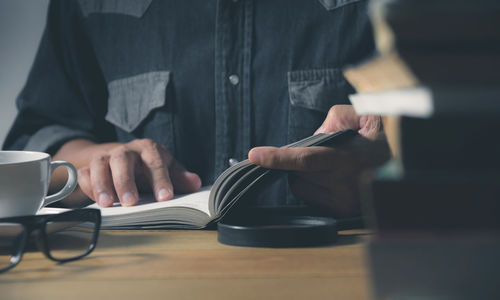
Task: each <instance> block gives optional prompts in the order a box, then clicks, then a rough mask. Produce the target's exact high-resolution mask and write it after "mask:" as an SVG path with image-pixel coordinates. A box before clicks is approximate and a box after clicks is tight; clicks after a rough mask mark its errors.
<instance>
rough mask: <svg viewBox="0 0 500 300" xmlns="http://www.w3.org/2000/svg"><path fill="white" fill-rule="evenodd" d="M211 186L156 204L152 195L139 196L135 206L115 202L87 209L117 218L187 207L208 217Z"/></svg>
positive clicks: (91, 206)
mask: <svg viewBox="0 0 500 300" xmlns="http://www.w3.org/2000/svg"><path fill="white" fill-rule="evenodd" d="M210 188H211V186H205V187H202V188H201V189H200V190H199V191H198V192H196V193H191V194H185V195H175V196H174V199H172V200H168V201H162V202H158V201H156V200H155V198H154V196H153V195H140V200H139V203H138V204H137V205H135V206H127V207H125V206H121V204H120V203H119V202H115V203H114V205H113V206H112V207H100V206H99V205H98V204H97V203H94V204H92V205H89V206H87V207H89V208H99V209H100V210H101V215H102V216H103V217H107V216H117V215H124V214H136V213H139V212H145V211H154V210H158V209H164V208H168V207H188V208H193V209H196V210H200V211H202V212H204V213H206V214H207V215H210V212H209V210H208V195H209V194H210Z"/></svg>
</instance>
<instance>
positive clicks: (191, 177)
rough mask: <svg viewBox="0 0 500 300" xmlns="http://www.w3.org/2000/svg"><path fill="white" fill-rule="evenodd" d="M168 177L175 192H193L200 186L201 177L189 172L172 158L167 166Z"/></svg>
mask: <svg viewBox="0 0 500 300" xmlns="http://www.w3.org/2000/svg"><path fill="white" fill-rule="evenodd" d="M169 172H170V179H171V180H172V184H173V186H174V191H175V192H176V193H181V194H185V193H194V192H196V191H198V190H199V189H200V187H201V179H200V176H198V175H197V174H196V173H192V172H189V171H188V170H186V168H184V166H183V165H181V164H180V163H179V162H177V161H176V160H174V161H173V162H172V165H171V166H170V168H169Z"/></svg>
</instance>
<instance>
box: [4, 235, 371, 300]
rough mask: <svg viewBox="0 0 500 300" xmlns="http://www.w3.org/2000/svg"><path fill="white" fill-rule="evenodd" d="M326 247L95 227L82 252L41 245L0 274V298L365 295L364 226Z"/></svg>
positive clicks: (368, 291) (341, 296)
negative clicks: (56, 256)
mask: <svg viewBox="0 0 500 300" xmlns="http://www.w3.org/2000/svg"><path fill="white" fill-rule="evenodd" d="M340 234H341V235H340V239H339V241H338V243H337V244H336V245H334V246H330V247H320V248H302V249H266V248H243V247H232V246H226V245H222V244H219V243H218V242H217V233H216V232H215V231H102V232H101V235H100V239H99V243H98V246H97V248H96V250H95V251H94V252H93V253H92V254H91V255H90V256H88V257H86V258H84V259H82V260H79V261H75V262H71V263H67V264H62V265H59V264H57V263H54V262H53V261H51V260H48V259H46V258H45V257H44V256H43V254H41V253H40V252H31V253H26V254H25V256H24V258H23V260H22V261H21V263H20V264H19V265H18V266H17V267H15V268H14V269H12V270H10V271H8V272H7V273H4V274H0V299H2V300H6V299H30V300H33V299H37V300H42V299H50V300H56V299H85V300H93V299H106V300H108V299H141V300H146V299H342V300H346V299H369V298H370V296H369V295H370V289H369V280H368V279H369V278H368V273H367V270H366V267H365V257H364V256H365V254H364V248H363V243H362V241H363V239H365V238H366V235H367V233H366V232H363V231H345V232H341V233H340Z"/></svg>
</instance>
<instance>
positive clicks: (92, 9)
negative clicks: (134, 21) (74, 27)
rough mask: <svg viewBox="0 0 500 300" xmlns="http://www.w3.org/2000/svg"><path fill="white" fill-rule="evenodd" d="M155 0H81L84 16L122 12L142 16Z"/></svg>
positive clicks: (122, 13) (137, 16)
mask: <svg viewBox="0 0 500 300" xmlns="http://www.w3.org/2000/svg"><path fill="white" fill-rule="evenodd" d="M152 1H153V0H79V1H78V2H79V3H80V8H81V10H82V14H83V16H84V17H88V16H89V15H90V14H94V13H101V14H121V15H127V16H132V17H136V18H140V17H142V16H143V15H144V13H145V12H146V10H147V9H148V7H149V6H150V4H151V2H152Z"/></svg>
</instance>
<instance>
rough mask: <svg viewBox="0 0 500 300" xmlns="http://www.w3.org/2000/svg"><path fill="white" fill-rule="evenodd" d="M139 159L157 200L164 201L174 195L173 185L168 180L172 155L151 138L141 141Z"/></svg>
mask: <svg viewBox="0 0 500 300" xmlns="http://www.w3.org/2000/svg"><path fill="white" fill-rule="evenodd" d="M141 159H142V163H143V165H144V167H145V170H144V171H145V172H147V173H148V177H149V178H150V180H151V187H152V189H153V191H154V193H155V197H156V200H157V201H166V200H170V199H172V198H173V197H174V187H173V185H172V182H171V180H170V174H169V164H171V163H172V161H173V157H172V155H171V154H170V153H169V152H168V150H166V149H165V148H162V147H161V146H160V145H158V144H156V143H154V142H153V141H151V140H147V141H143V146H142V150H141Z"/></svg>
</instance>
